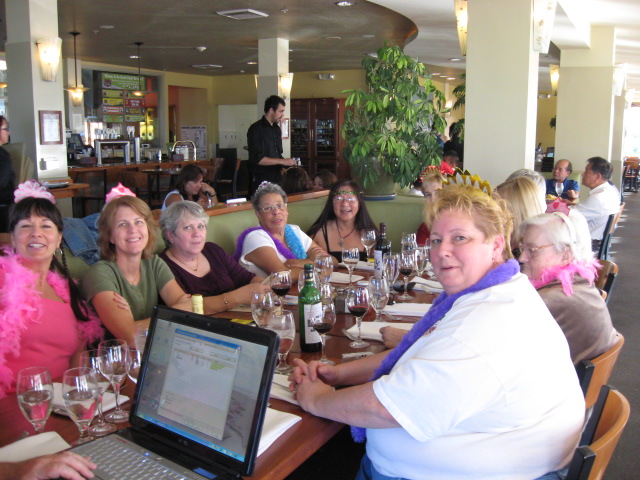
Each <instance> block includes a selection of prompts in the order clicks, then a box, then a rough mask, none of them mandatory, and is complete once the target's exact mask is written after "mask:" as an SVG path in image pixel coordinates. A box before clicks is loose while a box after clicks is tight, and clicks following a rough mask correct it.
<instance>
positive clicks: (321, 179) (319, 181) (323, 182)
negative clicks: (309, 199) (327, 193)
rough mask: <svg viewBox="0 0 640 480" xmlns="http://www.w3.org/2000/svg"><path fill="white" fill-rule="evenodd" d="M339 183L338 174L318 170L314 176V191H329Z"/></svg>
mask: <svg viewBox="0 0 640 480" xmlns="http://www.w3.org/2000/svg"><path fill="white" fill-rule="evenodd" d="M337 181H338V177H336V174H335V173H333V172H331V171H329V170H318V171H317V172H316V174H315V175H314V176H313V189H314V190H327V189H329V188H331V187H332V186H333V184H334V183H336V182H337Z"/></svg>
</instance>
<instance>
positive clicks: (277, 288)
mask: <svg viewBox="0 0 640 480" xmlns="http://www.w3.org/2000/svg"><path fill="white" fill-rule="evenodd" d="M270 285H271V290H273V291H274V293H275V294H276V295H278V297H279V298H280V303H281V304H282V305H284V296H285V295H286V294H287V293H289V290H291V272H290V271H289V270H284V271H282V272H274V273H272V274H271V281H270Z"/></svg>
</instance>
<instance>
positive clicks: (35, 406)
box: [16, 367, 53, 433]
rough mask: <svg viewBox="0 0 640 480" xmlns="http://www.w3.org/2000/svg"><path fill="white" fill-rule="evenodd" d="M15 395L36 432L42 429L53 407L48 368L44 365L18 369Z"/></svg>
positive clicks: (51, 384) (51, 385)
mask: <svg viewBox="0 0 640 480" xmlns="http://www.w3.org/2000/svg"><path fill="white" fill-rule="evenodd" d="M16 395H17V397H18V405H20V410H22V413H23V414H24V416H25V418H26V419H27V420H29V422H31V425H33V428H34V429H35V431H36V433H41V432H42V431H44V426H45V424H46V423H47V420H48V419H49V415H51V408H52V407H53V383H51V374H50V373H49V370H48V369H47V368H46V367H29V368H23V369H22V370H20V371H19V372H18V377H17V381H16Z"/></svg>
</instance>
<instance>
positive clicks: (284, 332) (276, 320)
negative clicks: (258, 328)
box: [267, 311, 296, 374]
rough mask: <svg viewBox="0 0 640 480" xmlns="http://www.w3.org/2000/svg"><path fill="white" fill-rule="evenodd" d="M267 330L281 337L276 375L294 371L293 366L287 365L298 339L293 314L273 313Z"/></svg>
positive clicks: (287, 312)
mask: <svg viewBox="0 0 640 480" xmlns="http://www.w3.org/2000/svg"><path fill="white" fill-rule="evenodd" d="M267 328H268V329H269V330H273V331H274V332H276V333H277V334H278V336H279V337H280V349H279V350H278V359H279V362H278V366H277V367H276V373H281V374H287V373H291V372H292V371H293V367H292V366H291V365H287V355H288V354H289V350H291V347H292V346H293V341H294V339H295V338H296V324H295V323H294V321H293V313H291V312H289V311H283V312H282V313H271V314H270V315H269V320H268V321H267Z"/></svg>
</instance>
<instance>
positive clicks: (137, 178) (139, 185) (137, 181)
mask: <svg viewBox="0 0 640 480" xmlns="http://www.w3.org/2000/svg"><path fill="white" fill-rule="evenodd" d="M122 184H123V185H124V186H125V187H127V188H129V189H131V191H132V192H133V193H135V194H136V196H137V197H145V198H147V201H148V200H149V181H148V178H147V175H146V174H145V173H143V172H137V171H135V170H125V171H124V172H122Z"/></svg>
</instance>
